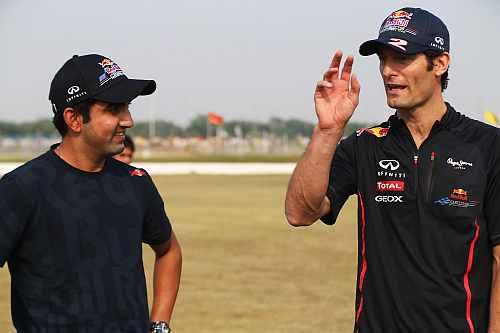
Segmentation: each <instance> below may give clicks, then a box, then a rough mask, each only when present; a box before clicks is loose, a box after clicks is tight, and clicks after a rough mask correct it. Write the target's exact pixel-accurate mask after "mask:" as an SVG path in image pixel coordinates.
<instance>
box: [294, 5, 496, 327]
mask: <svg viewBox="0 0 500 333" xmlns="http://www.w3.org/2000/svg"><path fill="white" fill-rule="evenodd" d="M359 52H360V54H361V55H364V56H367V55H372V54H376V55H377V56H378V57H379V60H380V68H379V69H380V74H381V76H382V80H383V83H384V87H385V92H386V96H387V104H388V105H389V107H390V108H392V109H395V113H394V114H393V115H392V116H390V117H389V119H388V120H387V121H386V122H384V123H382V124H380V125H378V126H375V127H372V128H366V129H361V130H359V131H357V133H355V134H353V135H351V136H349V137H348V138H346V139H345V140H342V141H341V138H342V135H343V133H344V129H345V126H346V124H347V122H348V121H349V119H350V117H351V116H352V114H353V112H354V110H355V109H356V107H357V105H358V102H359V92H360V83H359V81H358V79H357V77H356V76H355V75H353V74H352V65H353V57H352V56H348V57H347V59H346V60H345V62H344V65H343V67H342V69H340V64H341V58H342V53H341V52H340V51H337V53H336V54H335V56H334V57H333V60H332V63H331V65H330V68H329V69H328V70H327V72H326V73H325V74H324V76H323V79H322V80H321V81H319V82H318V85H317V88H316V91H315V94H314V101H315V108H316V114H317V117H318V124H317V125H316V127H315V129H314V132H313V135H312V138H311V142H310V144H309V146H308V147H307V149H306V152H305V154H304V156H303V158H302V159H301V160H300V161H299V163H298V164H297V166H296V169H295V171H294V173H293V175H292V177H291V180H290V183H289V187H288V191H287V196H286V203H285V210H286V216H287V219H288V222H289V223H290V224H291V225H294V226H307V225H311V224H312V223H314V222H315V221H316V220H318V219H321V220H322V221H323V222H324V223H325V224H329V225H330V224H333V223H335V220H336V218H337V216H338V214H339V211H340V209H341V207H342V206H343V204H344V203H345V201H346V200H347V198H348V197H349V196H350V195H351V194H356V195H357V199H358V275H357V284H356V309H355V331H356V332H362V333H367V332H370V333H373V332H467V333H479V332H490V333H491V332H500V320H499V318H500V282H499V280H500V279H499V278H498V277H499V276H500V275H499V269H500V268H499V267H500V247H499V244H500V204H499V202H500V150H499V149H498V147H499V145H500V133H499V130H498V129H497V128H495V127H492V126H489V125H485V124H483V123H481V122H478V121H476V120H472V119H469V118H467V117H466V116H464V115H462V114H460V113H459V112H457V111H456V110H455V109H454V108H453V107H452V106H451V105H450V104H449V103H447V102H445V101H444V98H443V90H444V89H446V87H447V84H448V68H449V64H450V38H449V34H448V29H447V28H446V26H445V24H444V23H443V22H442V21H441V20H440V19H439V18H438V17H436V16H434V15H433V14H431V13H429V12H428V11H425V10H423V9H420V8H403V9H400V10H397V11H395V12H393V13H391V14H390V15H389V16H388V17H387V18H386V19H385V20H384V22H383V23H382V25H381V27H380V30H379V36H378V38H377V39H374V40H370V41H367V42H365V43H363V44H362V45H361V47H360V49H359ZM339 141H340V143H339Z"/></svg>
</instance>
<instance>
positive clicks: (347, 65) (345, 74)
mask: <svg viewBox="0 0 500 333" xmlns="http://www.w3.org/2000/svg"><path fill="white" fill-rule="evenodd" d="M353 63H354V57H353V56H352V55H350V56H348V57H347V58H346V60H345V62H344V67H343V68H342V74H341V75H340V79H341V80H344V81H349V79H350V77H351V72H352V64H353Z"/></svg>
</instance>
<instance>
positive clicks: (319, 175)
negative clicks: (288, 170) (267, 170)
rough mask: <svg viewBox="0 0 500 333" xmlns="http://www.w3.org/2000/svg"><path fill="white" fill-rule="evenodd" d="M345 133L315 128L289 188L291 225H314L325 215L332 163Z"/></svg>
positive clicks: (288, 210)
mask: <svg viewBox="0 0 500 333" xmlns="http://www.w3.org/2000/svg"><path fill="white" fill-rule="evenodd" d="M343 130H344V128H343V127H339V128H337V129H332V130H329V131H322V130H319V129H318V127H315V129H314V132H313V135H312V137H311V141H310V143H309V145H308V146H307V149H306V151H305V153H304V155H303V156H302V158H301V159H300V161H299V162H298V163H297V166H296V167H295V170H294V172H293V174H292V177H291V178H290V182H289V184H288V190H287V194H286V201H285V214H286V217H287V219H288V222H289V223H290V224H292V225H309V224H312V223H313V222H314V221H316V220H317V219H318V218H319V217H321V214H322V213H324V212H325V207H324V205H325V195H326V191H327V188H328V180H329V176H330V168H331V163H332V159H333V156H334V154H335V149H336V148H337V144H338V142H339V141H340V139H341V138H342V135H343Z"/></svg>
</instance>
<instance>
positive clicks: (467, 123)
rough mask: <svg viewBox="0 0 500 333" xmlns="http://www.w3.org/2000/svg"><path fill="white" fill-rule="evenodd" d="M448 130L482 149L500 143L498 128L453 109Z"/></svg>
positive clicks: (499, 130)
mask: <svg viewBox="0 0 500 333" xmlns="http://www.w3.org/2000/svg"><path fill="white" fill-rule="evenodd" d="M449 130H450V131H451V132H452V133H453V134H455V136H456V137H457V139H459V140H460V141H462V142H463V141H466V142H468V143H471V144H474V145H476V146H477V147H479V148H481V150H483V149H491V147H492V146H491V145H492V144H499V143H500V129H499V128H498V127H495V126H492V125H489V124H486V123H483V122H481V121H479V120H476V119H472V118H469V117H467V116H465V115H463V114H461V113H460V112H457V111H454V120H453V122H452V125H451V126H450V127H449Z"/></svg>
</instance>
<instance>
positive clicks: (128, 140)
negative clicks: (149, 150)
mask: <svg viewBox="0 0 500 333" xmlns="http://www.w3.org/2000/svg"><path fill="white" fill-rule="evenodd" d="M123 144H124V145H125V148H130V150H132V152H135V144H134V140H132V137H131V136H130V135H128V134H126V135H125V141H123Z"/></svg>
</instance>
